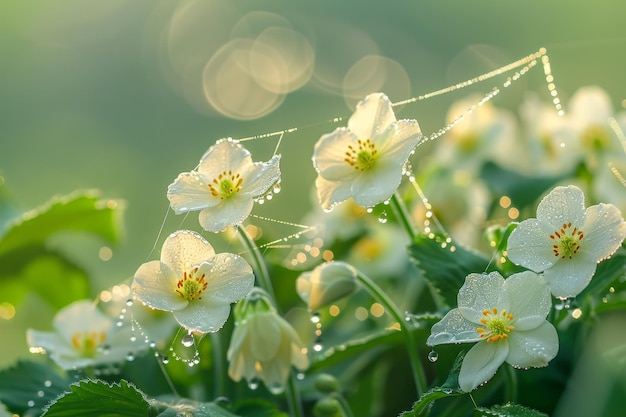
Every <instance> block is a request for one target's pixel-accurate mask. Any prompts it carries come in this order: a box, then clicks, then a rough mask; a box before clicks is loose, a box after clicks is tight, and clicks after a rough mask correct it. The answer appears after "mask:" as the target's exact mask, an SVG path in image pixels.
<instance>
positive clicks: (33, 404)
mask: <svg viewBox="0 0 626 417" xmlns="http://www.w3.org/2000/svg"><path fill="white" fill-rule="evenodd" d="M26 404H27V405H28V406H29V407H34V406H35V402H34V401H33V400H28V402H27V403H26Z"/></svg>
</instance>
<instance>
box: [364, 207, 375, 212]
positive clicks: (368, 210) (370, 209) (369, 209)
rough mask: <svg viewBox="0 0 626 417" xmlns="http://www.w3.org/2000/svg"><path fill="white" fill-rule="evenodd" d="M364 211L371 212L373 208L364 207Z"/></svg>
mask: <svg viewBox="0 0 626 417" xmlns="http://www.w3.org/2000/svg"><path fill="white" fill-rule="evenodd" d="M365 211H366V212H368V213H371V212H373V211H374V209H373V208H372V207H368V208H367V209H365Z"/></svg>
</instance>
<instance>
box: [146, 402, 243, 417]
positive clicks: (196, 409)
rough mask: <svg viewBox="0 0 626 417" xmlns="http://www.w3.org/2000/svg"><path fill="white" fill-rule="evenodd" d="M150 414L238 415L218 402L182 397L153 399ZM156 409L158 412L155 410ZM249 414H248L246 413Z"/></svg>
mask: <svg viewBox="0 0 626 417" xmlns="http://www.w3.org/2000/svg"><path fill="white" fill-rule="evenodd" d="M150 403H151V407H152V409H151V412H150V416H155V417H181V416H185V417H237V416H238V415H237V414H233V413H231V412H229V411H227V410H225V409H223V408H222V407H220V406H219V405H218V404H216V403H199V402H196V401H191V400H186V399H181V400H180V401H178V402H176V403H173V402H171V400H170V401H165V402H164V401H160V400H152V401H150ZM154 410H156V412H154ZM246 416H248V414H246Z"/></svg>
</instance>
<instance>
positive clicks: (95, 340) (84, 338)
mask: <svg viewBox="0 0 626 417" xmlns="http://www.w3.org/2000/svg"><path fill="white" fill-rule="evenodd" d="M106 338H107V336H106V334H105V333H104V332H76V333H74V334H73V335H72V346H74V349H76V350H77V351H79V352H80V354H81V355H82V356H84V357H86V358H93V357H94V356H96V353H97V352H98V346H100V345H101V344H103V343H104V342H105V341H106Z"/></svg>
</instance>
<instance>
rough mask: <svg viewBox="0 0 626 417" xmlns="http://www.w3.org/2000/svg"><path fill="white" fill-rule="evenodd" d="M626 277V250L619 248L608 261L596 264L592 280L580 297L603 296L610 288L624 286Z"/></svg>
mask: <svg viewBox="0 0 626 417" xmlns="http://www.w3.org/2000/svg"><path fill="white" fill-rule="evenodd" d="M625 276H626V249H624V248H623V247H622V248H619V249H618V250H617V252H615V253H614V254H613V256H611V257H610V258H609V259H605V260H604V261H602V262H600V263H599V264H598V267H597V269H596V272H595V274H594V276H593V279H592V280H591V282H590V283H589V285H588V286H587V288H585V290H584V291H583V292H582V293H581V295H582V297H584V296H586V295H588V294H591V295H595V296H603V295H605V294H607V292H608V291H609V288H610V287H621V286H624V283H623V282H622V281H623V278H624V277H625Z"/></svg>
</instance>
